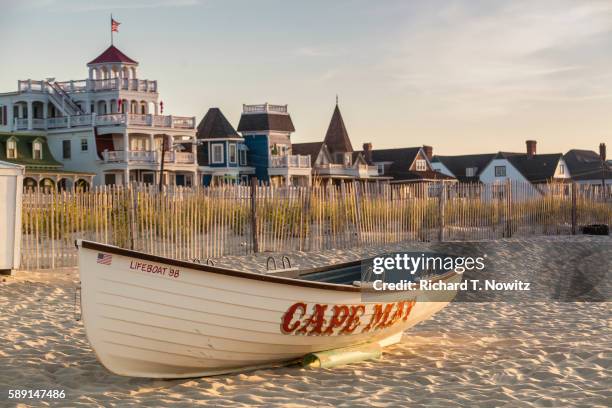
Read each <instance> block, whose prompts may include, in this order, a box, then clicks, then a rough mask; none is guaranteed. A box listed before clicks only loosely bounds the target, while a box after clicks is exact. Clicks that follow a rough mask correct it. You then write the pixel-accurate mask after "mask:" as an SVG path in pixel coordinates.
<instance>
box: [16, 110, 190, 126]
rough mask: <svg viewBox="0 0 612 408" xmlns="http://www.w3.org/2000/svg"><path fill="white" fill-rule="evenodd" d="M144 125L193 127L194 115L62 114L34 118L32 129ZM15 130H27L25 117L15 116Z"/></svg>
mask: <svg viewBox="0 0 612 408" xmlns="http://www.w3.org/2000/svg"><path fill="white" fill-rule="evenodd" d="M112 125H126V126H130V125H131V126H146V127H161V128H174V129H195V126H196V123H195V116H191V117H188V116H172V115H152V114H147V115H139V114H132V113H111V114H108V115H96V114H95V113H92V114H86V115H74V116H62V117H57V118H47V119H44V118H34V119H33V120H32V129H43V130H44V129H61V128H72V127H80V126H112ZM15 129H16V130H27V129H28V119H27V118H15Z"/></svg>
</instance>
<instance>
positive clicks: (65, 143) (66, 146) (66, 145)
mask: <svg viewBox="0 0 612 408" xmlns="http://www.w3.org/2000/svg"><path fill="white" fill-rule="evenodd" d="M70 153H71V152H70V140H62V157H63V158H64V159H69V158H70Z"/></svg>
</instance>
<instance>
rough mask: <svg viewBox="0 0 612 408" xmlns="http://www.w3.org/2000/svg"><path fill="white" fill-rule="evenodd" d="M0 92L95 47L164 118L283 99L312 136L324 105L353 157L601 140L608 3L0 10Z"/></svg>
mask: <svg viewBox="0 0 612 408" xmlns="http://www.w3.org/2000/svg"><path fill="white" fill-rule="evenodd" d="M0 10H1V12H0V36H1V38H3V41H0V52H1V54H0V55H2V59H1V61H0V92H8V91H13V90H15V89H16V86H17V80H18V79H28V78H32V79H43V78H47V77H55V78H56V79H57V80H70V79H75V80H76V79H84V78H85V77H86V76H87V69H86V66H85V65H86V63H87V62H88V61H90V60H91V59H93V58H94V57H96V56H97V55H98V54H100V53H101V52H102V51H103V50H104V49H105V48H106V47H107V46H108V45H109V42H110V28H109V25H110V24H109V18H110V17H109V16H110V14H111V13H112V14H113V16H114V17H115V19H116V20H117V21H119V22H121V26H120V27H119V33H118V34H117V35H116V37H115V45H116V46H117V47H118V48H120V49H121V50H122V51H123V52H125V53H126V54H127V55H128V56H130V57H131V58H133V59H135V60H137V61H138V62H139V63H140V66H139V74H138V76H139V77H140V78H141V79H155V80H157V81H158V87H159V91H160V99H161V100H163V101H164V113H169V114H175V115H185V116H196V117H197V120H198V121H199V120H200V119H201V118H202V117H203V115H204V114H205V113H206V111H207V110H208V108H210V107H219V108H221V110H222V111H223V113H224V114H225V115H226V117H227V118H228V119H229V120H230V122H231V123H232V124H233V125H234V126H237V123H238V120H239V117H240V113H241V110H242V104H243V103H246V104H254V103H263V102H269V103H274V104H288V105H289V111H290V113H291V116H292V119H293V122H294V124H295V127H296V132H295V133H294V134H293V136H292V140H293V141H294V142H311V141H321V140H323V138H324V136H325V131H326V129H327V126H328V124H329V120H330V118H331V115H332V111H333V108H334V105H335V99H336V95H338V98H339V105H340V109H341V111H342V114H343V117H344V121H345V124H346V127H347V129H348V132H349V135H350V137H351V140H352V142H353V147H354V148H355V149H361V146H362V144H363V143H364V142H371V143H373V145H374V148H375V149H377V148H378V149H380V148H390V147H410V146H419V145H423V144H428V145H432V146H433V147H434V154H444V155H452V154H467V153H483V152H496V151H500V150H503V151H524V150H525V140H527V139H535V140H537V141H538V152H542V153H544V152H547V153H554V152H566V151H567V150H569V149H571V148H583V149H591V150H597V146H598V145H599V143H600V142H607V144H609V145H610V144H612V136H611V135H612V1H610V0H603V1H599V0H597V1H595V0H593V1H589V0H572V1H571V0H550V1H549V0H538V1H532V0H498V1H490V0H457V1H451V0H429V1H424V0H423V1H406V0H402V1H394V0H388V1H372V0H369V1H365V0H354V1H345V0H334V1H329V0H328V1H319V0H309V1H288V0H284V1H276V0H271V1H267V0H258V1H250V0H244V1H238V0H223V1H221V0H172V1H171V0H105V1H87V0H24V1H16V0H0Z"/></svg>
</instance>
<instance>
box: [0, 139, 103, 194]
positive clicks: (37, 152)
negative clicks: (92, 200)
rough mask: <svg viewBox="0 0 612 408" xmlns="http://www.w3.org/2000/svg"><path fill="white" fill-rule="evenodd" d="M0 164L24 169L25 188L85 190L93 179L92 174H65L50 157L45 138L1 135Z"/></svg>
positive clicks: (69, 172) (58, 163)
mask: <svg viewBox="0 0 612 408" xmlns="http://www.w3.org/2000/svg"><path fill="white" fill-rule="evenodd" d="M0 161H4V162H9V163H13V164H18V165H21V166H24V167H25V174H24V178H23V185H24V187H27V188H35V187H42V188H45V189H56V188H57V189H60V190H68V189H72V188H83V189H88V188H89V187H90V186H91V184H92V181H93V178H94V174H93V173H86V172H75V171H66V170H64V168H63V166H62V163H60V162H58V161H57V160H55V158H54V157H53V155H52V154H51V150H50V149H49V145H48V144H47V139H46V137H45V136H41V135H37V134H24V133H0Z"/></svg>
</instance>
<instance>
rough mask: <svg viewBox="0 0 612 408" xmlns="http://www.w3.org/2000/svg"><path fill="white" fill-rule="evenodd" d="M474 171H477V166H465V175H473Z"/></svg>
mask: <svg viewBox="0 0 612 408" xmlns="http://www.w3.org/2000/svg"><path fill="white" fill-rule="evenodd" d="M476 171H478V167H466V168H465V176H466V177H475V176H476Z"/></svg>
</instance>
